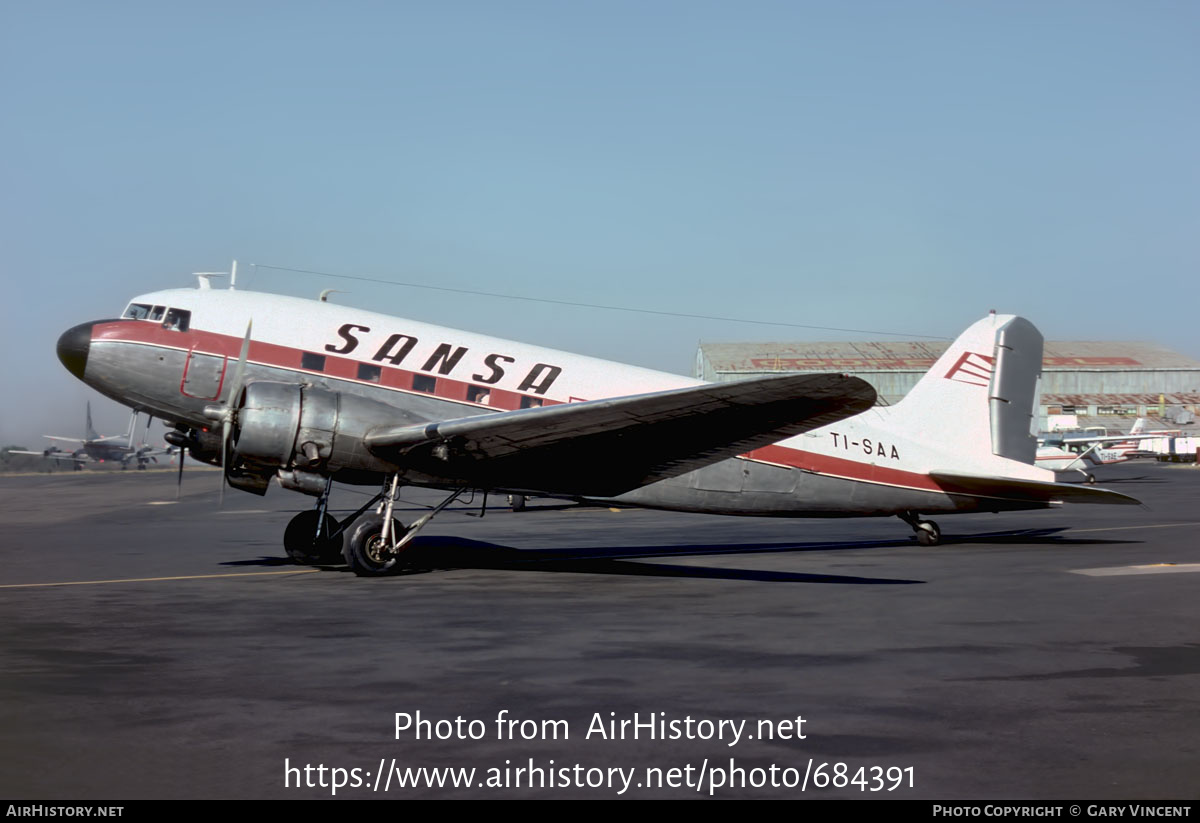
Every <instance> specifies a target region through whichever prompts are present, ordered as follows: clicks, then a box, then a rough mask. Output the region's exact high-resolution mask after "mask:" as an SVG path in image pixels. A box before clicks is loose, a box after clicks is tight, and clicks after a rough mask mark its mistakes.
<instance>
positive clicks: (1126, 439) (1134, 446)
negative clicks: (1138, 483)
mask: <svg viewBox="0 0 1200 823" xmlns="http://www.w3.org/2000/svg"><path fill="white" fill-rule="evenodd" d="M1145 429H1146V419H1145V418H1144V417H1139V418H1138V419H1137V420H1136V421H1134V424H1133V428H1132V429H1130V431H1129V434H1115V435H1109V434H1103V435H1093V434H1086V433H1084V434H1070V433H1068V434H1060V433H1057V432H1049V433H1045V434H1040V435H1038V438H1037V455H1036V458H1035V459H1036V463H1037V465H1038V466H1040V467H1041V468H1044V469H1049V470H1050V471H1052V472H1054V473H1056V474H1062V473H1065V472H1074V471H1077V472H1079V473H1080V474H1082V475H1083V477H1084V479H1085V480H1086V481H1087V482H1088V483H1095V482H1096V476H1095V475H1094V474H1092V473H1091V471H1089V469H1090V468H1093V467H1096V466H1107V465H1111V464H1113V463H1124V462H1126V461H1127V460H1129V459H1130V458H1131V457H1132V456H1133V455H1134V454H1135V453H1137V452H1139V451H1140V450H1141V444H1142V443H1143V442H1144V441H1147V440H1159V439H1162V438H1165V437H1169V436H1170V433H1164V432H1147V431H1146V430H1145Z"/></svg>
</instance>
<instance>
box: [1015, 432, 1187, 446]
mask: <svg viewBox="0 0 1200 823" xmlns="http://www.w3.org/2000/svg"><path fill="white" fill-rule="evenodd" d="M1169 436H1170V435H1166V434H1155V433H1153V432H1150V433H1148V434H1108V435H1103V436H1096V437H1071V436H1066V437H1063V438H1062V440H1061V442H1063V443H1066V444H1069V445H1075V444H1079V443H1094V444H1096V445H1099V444H1101V443H1125V442H1131V441H1138V440H1162V439H1164V438H1166V437H1169ZM1051 440H1055V438H1052V437H1039V438H1038V445H1039V446H1040V445H1043V444H1044V443H1046V442H1047V441H1051Z"/></svg>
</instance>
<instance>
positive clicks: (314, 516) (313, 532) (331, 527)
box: [283, 480, 342, 566]
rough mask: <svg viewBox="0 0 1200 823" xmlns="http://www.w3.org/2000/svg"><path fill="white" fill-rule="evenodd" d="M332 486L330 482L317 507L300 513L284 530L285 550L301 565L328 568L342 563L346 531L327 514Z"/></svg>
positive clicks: (326, 485)
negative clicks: (343, 538) (344, 532)
mask: <svg viewBox="0 0 1200 823" xmlns="http://www.w3.org/2000/svg"><path fill="white" fill-rule="evenodd" d="M332 485H333V481H332V480H326V481H325V490H324V491H323V492H321V495H320V497H318V498H317V507H316V508H315V509H313V510H312V511H307V512H300V514H298V515H296V516H295V517H293V518H292V519H291V522H289V523H288V524H287V528H286V529H284V532H283V548H284V549H285V550H286V551H287V553H288V557H290V558H292V560H293V561H295V562H296V563H298V564H300V565H301V566H324V565H329V564H333V563H340V562H341V561H342V528H341V526H340V525H339V524H338V522H337V520H335V519H334V518H333V516H332V515H330V514H328V513H327V509H328V508H329V489H330V487H331V486H332Z"/></svg>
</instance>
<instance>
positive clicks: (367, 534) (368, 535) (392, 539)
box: [342, 475, 465, 577]
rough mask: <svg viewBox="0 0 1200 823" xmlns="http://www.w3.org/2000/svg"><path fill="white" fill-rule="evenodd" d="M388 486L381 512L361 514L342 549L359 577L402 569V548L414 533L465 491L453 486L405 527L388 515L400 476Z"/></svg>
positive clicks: (410, 540)
mask: <svg viewBox="0 0 1200 823" xmlns="http://www.w3.org/2000/svg"><path fill="white" fill-rule="evenodd" d="M390 485H391V488H390V489H388V490H387V491H386V492H385V493H384V494H382V495H381V497H382V498H383V506H382V507H381V508H382V511H379V512H377V513H376V514H374V515H370V516H368V517H364V518H362V519H361V520H360V521H359V522H358V523H356V524H355V526H354V528H353V529H351V530H350V534H349V536H348V538H347V539H346V545H345V546H344V547H343V548H342V557H343V558H344V559H345V561H346V565H348V566H349V567H350V568H351V569H352V570H353V571H354V573H355V574H357V575H358V576H359V577H381V576H383V575H389V574H397V573H399V572H401V571H403V570H404V569H405V568H406V567H407V564H406V563H404V562H403V561H402V555H403V552H404V549H405V548H406V547H407V546H408V544H409V543H411V542H412V539H413V538H414V537H416V536H417V532H419V531H420V530H421V529H422V528H424V527H425V525H426V524H427V523H428V522H429V521H430V520H432V519H433V518H434V517H435V516H436V515H437V514H438V512H440V511H441V510H442V509H444V508H446V507H447V506H449V505H450V504H451V503H453V502H454V501H455V500H457V499H458V496H459V495H460V494H462V493H463V491H464V490H465V488H460V489H455V490H454V491H453V492H452V493H451V494H450V496H448V497H447V498H446V499H445V500H443V501H442V502H441V503H439V504H438V505H437V506H435V507H434V508H433V510H432V511H430V512H429V513H428V514H426V515H425V516H423V517H421V518H420V519H419V520H417V521H416V522H415V523H413V524H412V525H411V526H409V527H408V528H405V527H404V524H402V523H401V522H400V521H399V520H396V519H395V518H393V517H392V510H393V508H394V507H395V504H396V496H397V493H398V492H399V490H400V476H399V475H394V476H393V477H392V482H391V484H390Z"/></svg>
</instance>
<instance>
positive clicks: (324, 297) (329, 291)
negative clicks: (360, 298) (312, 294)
mask: <svg viewBox="0 0 1200 823" xmlns="http://www.w3.org/2000/svg"><path fill="white" fill-rule="evenodd" d="M349 293H350V292H348V291H342V290H341V289H325V290H324V291H323V292H321V296H320V297H318V298H317V299H318V300H320V301H321V302H322V303H327V302H328V301H329V295H331V294H349Z"/></svg>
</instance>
